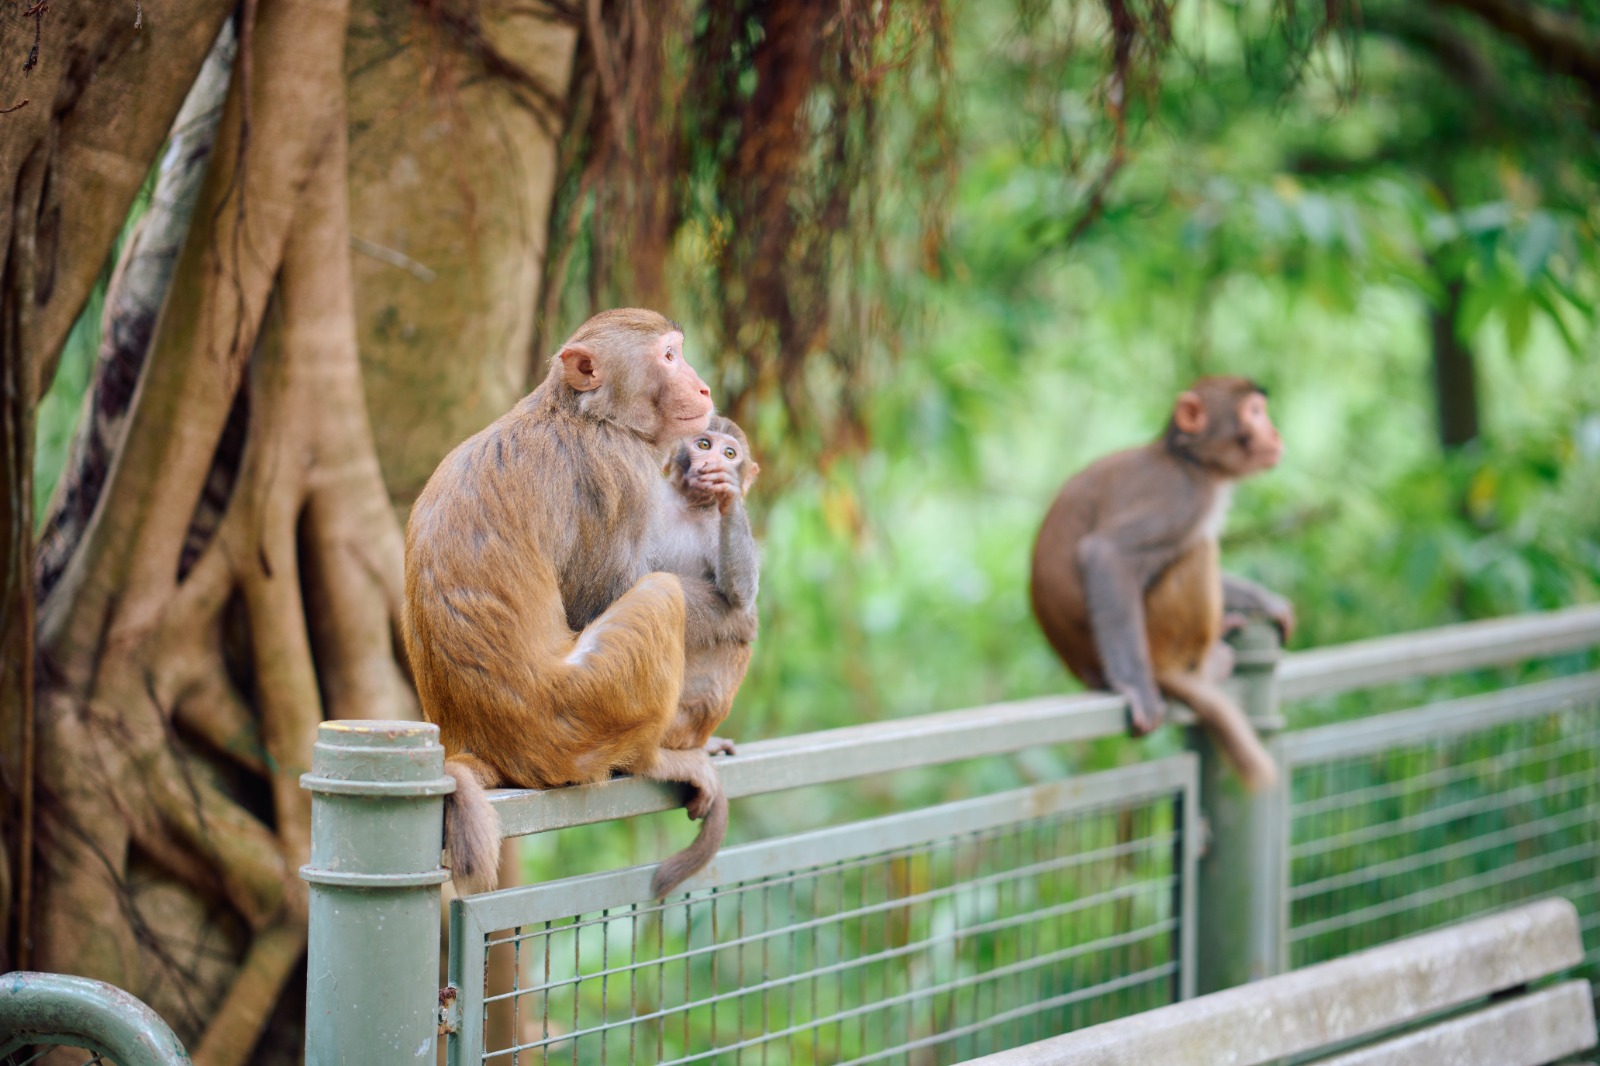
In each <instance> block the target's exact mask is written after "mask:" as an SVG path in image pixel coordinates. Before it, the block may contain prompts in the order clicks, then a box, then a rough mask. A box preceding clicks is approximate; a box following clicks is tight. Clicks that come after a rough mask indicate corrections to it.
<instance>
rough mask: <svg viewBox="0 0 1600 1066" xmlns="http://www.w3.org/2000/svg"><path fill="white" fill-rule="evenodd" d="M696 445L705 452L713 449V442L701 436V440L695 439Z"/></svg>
mask: <svg viewBox="0 0 1600 1066" xmlns="http://www.w3.org/2000/svg"><path fill="white" fill-rule="evenodd" d="M694 446H695V447H696V448H699V449H700V450H701V451H703V452H709V451H710V450H711V442H710V441H709V440H707V439H706V438H704V437H701V438H700V439H699V440H697V441H695V442H694Z"/></svg>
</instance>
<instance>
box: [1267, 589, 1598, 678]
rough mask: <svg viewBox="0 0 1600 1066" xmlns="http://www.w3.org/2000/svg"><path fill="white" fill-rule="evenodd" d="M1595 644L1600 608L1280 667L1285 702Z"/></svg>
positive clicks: (1290, 658) (1353, 648) (1429, 634)
mask: <svg viewBox="0 0 1600 1066" xmlns="http://www.w3.org/2000/svg"><path fill="white" fill-rule="evenodd" d="M1597 644H1600V604H1587V605H1584V606H1580V607H1568V608H1565V609H1564V610H1559V611H1549V612H1546V613H1543V614H1521V615H1514V616H1513V617H1510V618H1490V619H1486V620H1484V621H1481V622H1464V623H1461V624H1460V625H1452V626H1440V627H1439V628H1437V629H1424V630H1421V631H1420V632H1416V633H1400V634H1398V635H1396V636H1392V637H1377V638H1375V639H1373V640H1358V641H1354V642H1352V643H1350V644H1336V645H1334V646H1332V647H1328V648H1316V649H1313V650H1311V651H1301V652H1294V653H1291V654H1288V655H1285V656H1284V657H1283V659H1282V661H1281V662H1280V663H1279V664H1278V695H1279V698H1280V699H1283V700H1299V699H1306V698H1308V697H1311V696H1331V695H1335V694H1337V693H1340V692H1352V691H1355V690H1357V689H1364V688H1373V687H1376V686H1378V685H1388V684H1393V683H1395V682H1398V681H1411V680H1415V679H1417V678H1423V677H1436V676H1438V675H1441V674H1450V673H1455V672H1457V671H1460V670H1474V669H1479V668H1481V667H1486V666H1505V665H1508V664H1511V663H1516V662H1521V661H1523V660H1525V659H1537V658H1542V657H1544V656H1549V655H1560V654H1561V653H1563V652H1569V651H1575V650H1577V649H1579V648H1587V647H1592V646H1594V645H1597Z"/></svg>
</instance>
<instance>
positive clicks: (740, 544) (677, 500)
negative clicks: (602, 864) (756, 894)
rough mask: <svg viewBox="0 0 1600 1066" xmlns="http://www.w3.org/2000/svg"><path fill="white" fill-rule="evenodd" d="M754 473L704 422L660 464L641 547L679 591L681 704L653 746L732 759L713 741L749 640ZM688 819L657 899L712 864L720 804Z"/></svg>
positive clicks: (737, 438) (754, 571) (749, 461)
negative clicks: (683, 844) (693, 829)
mask: <svg viewBox="0 0 1600 1066" xmlns="http://www.w3.org/2000/svg"><path fill="white" fill-rule="evenodd" d="M760 470H761V467H760V466H759V465H758V464H757V463H756V461H755V459H754V458H752V457H751V455H750V443H749V441H748V440H746V439H745V435H744V431H743V430H742V429H740V428H739V427H738V425H736V424H735V423H734V422H733V421H731V420H730V419H727V418H723V417H721V416H719V415H712V416H711V422H710V424H709V425H708V426H707V427H706V431H705V432H704V433H701V434H699V435H698V436H694V437H690V438H688V439H686V440H684V441H683V442H682V443H680V444H679V445H678V450H677V451H676V452H675V453H674V454H673V456H672V458H671V459H670V460H669V461H668V462H667V465H666V468H665V471H664V473H665V477H664V478H663V479H662V483H661V494H660V499H659V500H658V501H657V506H656V522H655V525H654V527H653V530H652V534H651V538H650V550H649V565H650V567H651V569H653V570H666V571H670V572H671V573H674V574H677V575H678V577H679V579H680V580H681V581H682V583H683V596H684V604H685V607H686V608H687V622H686V624H685V632H684V671H683V695H682V697H681V698H680V699H679V702H678V713H677V715H676V716H675V717H674V718H673V720H672V723H671V724H670V725H669V726H668V727H667V733H666V736H665V738H664V739H663V740H662V742H661V745H662V747H664V748H676V749H679V750H690V749H704V750H705V751H707V752H708V753H710V754H712V755H722V754H732V752H733V750H734V749H733V742H732V741H730V740H727V739H725V738H723V737H716V736H713V735H712V734H713V733H714V732H715V731H716V728H717V726H719V725H721V724H722V722H723V721H724V720H725V719H726V718H727V717H728V712H729V711H730V710H732V709H733V698H734V696H735V695H737V694H738V691H739V684H740V683H741V682H742V681H743V680H744V674H745V670H746V668H747V667H748V666H749V665H750V644H751V642H752V641H754V640H755V639H756V591H757V586H758V584H759V580H760V561H759V559H758V558H757V553H756V542H755V538H754V537H753V536H752V535H751V533H750V519H749V516H748V515H747V514H746V513H745V507H744V497H745V494H746V493H747V492H749V491H750V486H751V485H752V484H753V483H754V482H755V479H756V474H757V473H759V472H760ZM689 816H690V817H691V818H702V817H703V818H704V819H705V822H704V824H703V825H702V826H701V828H700V833H699V835H698V836H697V837H696V838H695V841H694V843H693V844H691V845H690V846H689V847H687V848H685V849H684V850H683V851H681V852H679V853H678V854H676V855H674V856H672V857H671V858H669V859H667V860H666V861H665V862H663V863H662V864H661V866H660V867H659V868H658V869H657V870H656V875H655V878H654V880H653V881H652V883H651V891H652V892H653V894H654V895H656V896H657V897H660V896H664V895H666V894H667V893H668V892H670V891H672V889H673V888H675V887H677V885H678V884H679V883H680V882H682V881H683V880H684V879H685V878H687V877H689V876H690V875H692V874H693V873H695V872H696V871H697V870H699V869H700V868H701V867H702V866H704V865H705V864H706V863H708V862H710V861H711V858H712V856H714V855H715V854H716V853H717V849H718V848H720V847H721V846H722V841H723V838H724V837H725V836H726V835H727V829H728V799H727V797H726V796H725V795H723V794H722V793H721V792H720V791H719V792H717V793H716V794H715V795H709V796H708V795H706V794H705V790H703V789H702V790H700V791H699V792H698V793H697V794H696V795H695V797H694V798H693V799H692V800H690V803H689Z"/></svg>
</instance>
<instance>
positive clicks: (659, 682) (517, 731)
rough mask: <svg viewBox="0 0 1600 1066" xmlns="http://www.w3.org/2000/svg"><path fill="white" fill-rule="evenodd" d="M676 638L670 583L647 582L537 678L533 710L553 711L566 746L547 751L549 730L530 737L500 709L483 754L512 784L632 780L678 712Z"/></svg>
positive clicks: (678, 595)
mask: <svg viewBox="0 0 1600 1066" xmlns="http://www.w3.org/2000/svg"><path fill="white" fill-rule="evenodd" d="M683 634H684V609H683V592H682V589H681V586H680V585H679V583H678V578H677V577H676V576H675V575H673V574H668V573H662V572H656V573H650V574H646V575H645V576H644V577H642V578H640V579H639V580H638V582H637V583H636V584H635V585H634V586H633V588H631V589H629V590H628V591H627V592H625V593H623V594H622V595H621V596H619V597H618V598H617V599H616V601H615V602H613V603H612V604H611V606H610V607H608V608H606V610H605V612H604V613H603V614H601V615H600V617H598V618H596V619H595V620H594V621H593V622H590V623H589V625H588V626H587V627H585V628H584V630H583V631H582V632H581V633H579V634H578V636H577V640H576V641H575V642H574V643H573V644H572V645H570V650H569V651H568V652H567V654H566V655H565V656H563V657H562V658H560V659H558V660H556V661H555V662H554V663H551V664H550V666H549V668H547V669H542V670H539V671H538V675H539V676H538V678H537V682H538V684H539V688H540V690H541V691H539V692H538V693H537V695H536V701H537V702H536V704H535V705H536V706H539V707H544V708H549V709H550V710H551V711H552V712H555V713H559V716H560V724H561V725H562V727H564V729H565V730H566V733H567V737H566V739H565V740H564V741H563V742H562V743H561V744H559V745H557V744H552V743H551V734H550V732H549V730H548V729H547V730H545V731H542V732H541V731H538V730H533V729H530V727H531V726H533V725H534V722H531V721H530V719H529V716H528V713H527V710H526V707H525V706H520V705H519V706H506V707H503V708H501V709H500V710H501V712H502V714H503V718H504V721H503V723H501V724H502V726H503V728H501V729H499V730H497V735H498V737H499V739H498V746H497V748H496V750H493V751H490V750H489V749H487V748H483V749H481V751H482V754H483V755H485V756H486V757H487V758H490V759H493V760H494V762H495V763H496V764H497V765H498V766H500V767H501V768H502V769H503V770H504V771H505V772H506V774H507V776H508V777H510V778H511V779H512V780H515V781H517V783H519V784H536V783H542V784H546V785H550V784H566V783H569V782H571V783H584V782H590V781H601V780H604V779H605V778H606V777H608V776H609V775H610V773H611V771H612V770H613V769H619V768H620V769H626V770H631V771H634V772H638V771H639V768H640V767H642V766H645V765H648V764H649V763H650V762H651V760H652V759H653V758H654V755H655V752H656V750H657V749H658V748H659V747H660V744H661V738H662V736H663V734H664V733H665V732H666V729H667V727H668V726H669V725H670V724H671V722H672V718H673V715H674V714H675V713H676V712H677V709H678V699H679V696H680V695H681V693H682V691H683V669H684V652H683ZM479 732H480V733H481V732H482V730H481V728H480V729H479ZM471 746H472V747H474V748H477V747H478V745H471ZM508 749H509V750H508Z"/></svg>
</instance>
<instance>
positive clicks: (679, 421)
mask: <svg viewBox="0 0 1600 1066" xmlns="http://www.w3.org/2000/svg"><path fill="white" fill-rule="evenodd" d="M649 356H650V358H649V362H650V366H651V370H652V372H653V377H654V378H655V384H656V404H655V406H656V410H657V411H658V412H659V413H660V415H661V419H660V429H659V432H658V433H657V434H656V437H655V439H656V441H657V442H658V443H661V444H668V443H671V442H672V441H677V440H682V439H683V438H684V437H692V436H694V435H695V434H697V433H702V432H704V431H705V428H706V424H707V422H708V421H709V420H710V418H711V410H712V403H711V390H710V389H709V388H707V387H706V383H705V382H704V381H701V380H700V375H699V374H697V373H695V369H694V367H692V366H690V365H689V361H688V360H687V359H685V358H684V357H683V334H682V333H681V332H679V331H678V330H672V331H671V332H669V333H663V334H662V335H661V336H659V337H657V338H656V341H655V344H654V346H653V348H652V350H651V351H650V353H649Z"/></svg>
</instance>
